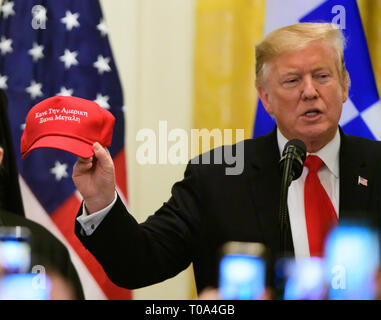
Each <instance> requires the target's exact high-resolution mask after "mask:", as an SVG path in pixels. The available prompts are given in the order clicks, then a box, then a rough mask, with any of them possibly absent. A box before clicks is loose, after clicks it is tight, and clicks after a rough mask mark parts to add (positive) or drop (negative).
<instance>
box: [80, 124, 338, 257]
mask: <svg viewBox="0 0 381 320" xmlns="http://www.w3.org/2000/svg"><path fill="white" fill-rule="evenodd" d="M277 138H278V146H279V150H280V152H281V153H282V151H283V149H284V146H285V145H286V143H287V142H288V140H287V139H286V138H285V137H284V136H283V135H282V133H281V132H280V131H279V129H278V130H277ZM339 149H340V133H339V130H337V132H336V135H335V137H334V138H333V139H332V140H331V141H330V142H329V143H328V144H327V145H326V146H325V147H324V148H322V149H321V150H319V151H318V152H317V153H313V154H315V155H317V156H319V157H320V158H321V159H322V160H323V161H324V165H323V166H322V167H321V168H320V170H319V172H318V176H319V178H320V181H321V183H322V185H323V187H324V189H325V190H326V192H327V194H328V196H329V198H330V199H331V201H332V204H333V206H334V208H335V210H336V214H337V215H338V214H339ZM308 154H309V153H307V155H308ZM307 173H308V169H307V168H306V167H304V168H303V172H302V175H301V176H300V177H299V178H298V179H297V180H295V181H293V182H292V183H291V185H290V188H289V191H288V199H287V203H288V211H289V217H290V225H291V233H292V239H293V243H294V250H295V257H296V258H298V257H309V256H310V250H309V245H308V235H307V225H306V218H305V212H304V182H305V180H306V176H307ZM116 200H117V194H116V192H115V198H114V201H113V202H112V203H111V204H110V205H109V206H107V207H106V208H104V209H103V210H100V211H98V212H96V213H93V214H91V215H89V214H88V213H87V212H86V208H85V206H84V205H83V207H82V215H81V216H79V217H78V218H77V220H78V222H79V223H80V224H81V226H82V229H83V230H84V232H85V234H86V235H88V236H90V235H91V234H92V233H93V232H94V230H95V229H96V228H97V227H98V226H99V224H100V223H101V222H102V221H103V219H104V218H105V217H106V215H107V213H108V212H109V211H110V210H111V208H112V207H113V205H114V204H115V202H116Z"/></svg>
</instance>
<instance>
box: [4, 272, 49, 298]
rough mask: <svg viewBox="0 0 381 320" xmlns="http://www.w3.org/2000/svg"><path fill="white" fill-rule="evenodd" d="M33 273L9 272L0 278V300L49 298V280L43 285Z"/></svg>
mask: <svg viewBox="0 0 381 320" xmlns="http://www.w3.org/2000/svg"><path fill="white" fill-rule="evenodd" d="M36 277H38V275H36V274H34V273H22V274H9V275H5V276H3V277H2V278H1V280H0V300H49V298H50V280H49V279H48V278H47V279H45V281H44V285H43V286H42V285H41V283H40V282H39V281H38V279H37V278H36Z"/></svg>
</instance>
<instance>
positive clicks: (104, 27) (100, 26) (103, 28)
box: [97, 19, 108, 37]
mask: <svg viewBox="0 0 381 320" xmlns="http://www.w3.org/2000/svg"><path fill="white" fill-rule="evenodd" d="M97 29H98V30H99V31H100V32H101V35H102V37H104V36H106V35H107V34H108V28H107V25H106V22H105V21H104V19H101V21H100V22H99V24H97Z"/></svg>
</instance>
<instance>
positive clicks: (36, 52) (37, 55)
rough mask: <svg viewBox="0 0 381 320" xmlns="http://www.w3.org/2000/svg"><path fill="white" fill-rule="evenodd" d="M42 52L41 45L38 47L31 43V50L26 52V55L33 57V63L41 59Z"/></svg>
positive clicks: (42, 47)
mask: <svg viewBox="0 0 381 320" xmlns="http://www.w3.org/2000/svg"><path fill="white" fill-rule="evenodd" d="M43 50H44V46H43V45H40V46H39V45H38V44H37V43H36V42H33V48H32V49H29V50H28V53H29V54H30V55H31V56H32V57H33V62H36V61H38V59H42V58H43V57H44V54H43V53H42V51H43Z"/></svg>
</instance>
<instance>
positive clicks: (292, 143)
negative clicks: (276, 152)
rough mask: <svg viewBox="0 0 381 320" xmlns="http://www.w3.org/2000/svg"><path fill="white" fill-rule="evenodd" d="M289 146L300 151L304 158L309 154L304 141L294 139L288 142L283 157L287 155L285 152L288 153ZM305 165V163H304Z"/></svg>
mask: <svg viewBox="0 0 381 320" xmlns="http://www.w3.org/2000/svg"><path fill="white" fill-rule="evenodd" d="M289 146H294V147H295V148H296V149H297V150H298V152H300V155H304V157H305V156H306V154H307V147H306V145H305V144H304V142H303V141H302V140H299V139H292V140H290V141H288V142H287V143H286V145H285V146H284V149H283V154H282V155H284V154H285V152H286V150H287V148H288V147H289ZM303 163H304V161H303Z"/></svg>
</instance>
